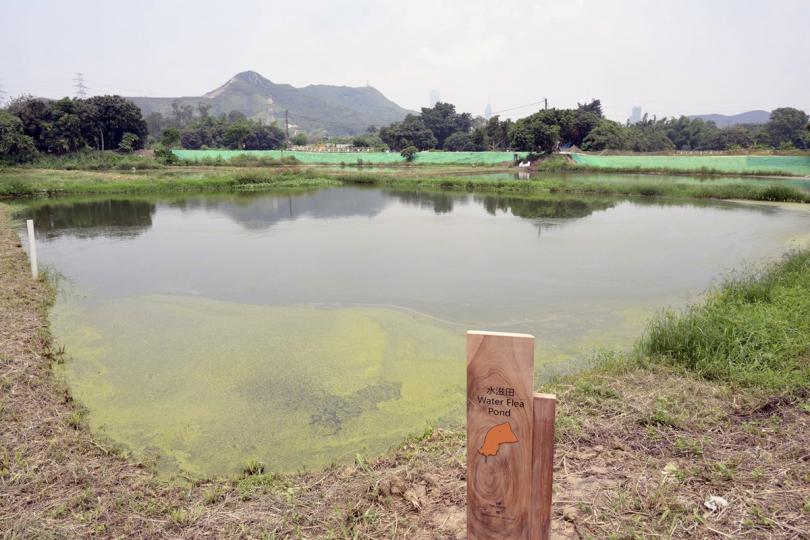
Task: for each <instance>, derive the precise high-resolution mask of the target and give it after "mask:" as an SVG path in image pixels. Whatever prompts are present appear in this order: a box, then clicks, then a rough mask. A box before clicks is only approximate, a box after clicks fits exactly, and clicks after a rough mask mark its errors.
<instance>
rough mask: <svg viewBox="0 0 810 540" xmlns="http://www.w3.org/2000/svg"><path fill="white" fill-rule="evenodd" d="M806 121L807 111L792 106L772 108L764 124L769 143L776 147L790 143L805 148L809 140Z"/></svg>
mask: <svg viewBox="0 0 810 540" xmlns="http://www.w3.org/2000/svg"><path fill="white" fill-rule="evenodd" d="M807 122H808V117H807V113H805V112H804V111H800V110H799V109H794V108H793V107H782V108H779V109H774V110H773V111H771V118H770V120H769V121H768V123H767V124H766V129H767V131H768V134H769V135H770V138H771V145H773V146H775V147H778V146H781V145H783V144H790V145H793V146H795V147H796V148H807V146H808V143H809V142H810V139H808V137H807Z"/></svg>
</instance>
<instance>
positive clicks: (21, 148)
mask: <svg viewBox="0 0 810 540" xmlns="http://www.w3.org/2000/svg"><path fill="white" fill-rule="evenodd" d="M36 154H37V147H36V145H35V144H34V139H32V138H31V137H30V136H29V135H26V134H25V133H24V132H23V125H22V121H21V120H20V119H19V118H17V117H16V116H14V115H13V114H11V113H8V112H6V111H4V110H2V109H0V162H7V163H24V162H26V161H31V160H32V159H34V157H35V156H36Z"/></svg>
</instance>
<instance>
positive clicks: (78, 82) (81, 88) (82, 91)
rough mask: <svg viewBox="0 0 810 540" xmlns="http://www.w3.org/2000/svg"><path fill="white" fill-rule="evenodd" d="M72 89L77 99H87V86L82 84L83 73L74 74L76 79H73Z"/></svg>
mask: <svg viewBox="0 0 810 540" xmlns="http://www.w3.org/2000/svg"><path fill="white" fill-rule="evenodd" d="M73 88H75V89H76V97H77V98H79V99H84V98H86V97H87V86H85V84H84V74H83V73H76V77H74V78H73Z"/></svg>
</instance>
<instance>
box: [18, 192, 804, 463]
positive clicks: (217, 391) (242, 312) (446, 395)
mask: <svg viewBox="0 0 810 540" xmlns="http://www.w3.org/2000/svg"><path fill="white" fill-rule="evenodd" d="M19 217H21V218H23V217H33V219H34V220H35V223H36V227H37V231H38V233H37V234H38V239H39V244H38V249H39V257H40V264H41V265H47V266H48V267H50V268H52V269H54V270H55V271H56V272H58V273H59V274H61V275H62V276H63V279H62V282H61V284H60V293H59V295H58V299H57V302H56V305H55V307H54V309H53V311H52V315H51V321H52V328H53V332H54V334H55V336H56V339H57V341H58V342H59V343H61V344H63V345H64V346H65V347H66V351H67V360H66V361H65V363H64V365H63V366H62V367H61V368H60V370H59V371H60V373H61V374H62V375H63V376H64V377H65V378H66V380H67V382H68V384H69V386H70V388H71V390H72V392H73V394H74V396H75V397H76V399H77V400H78V401H79V402H80V403H82V404H83V405H85V406H86V407H87V408H88V410H89V413H88V416H87V420H88V422H89V424H90V427H91V429H93V430H95V431H96V432H100V433H103V434H106V436H108V437H109V438H110V439H112V440H113V441H116V442H118V443H120V444H122V445H124V446H125V447H126V448H128V449H129V450H130V451H131V452H133V453H134V454H135V455H136V456H137V457H138V458H139V459H142V460H145V461H148V462H154V463H155V464H156V466H157V467H158V469H159V470H160V471H162V472H164V473H166V474H172V473H176V472H177V471H180V470H183V471H186V472H188V473H191V474H194V475H200V476H217V475H228V474H233V473H237V472H239V471H240V470H241V468H242V467H243V466H244V464H245V463H247V462H248V461H250V460H252V459H257V460H260V461H263V462H264V463H266V464H267V467H268V469H269V470H273V471H293V470H297V469H302V468H308V469H310V468H319V467H323V466H327V465H329V464H331V463H340V462H346V461H347V460H351V459H353V458H354V457H355V456H356V455H357V454H363V455H366V456H374V455H378V454H380V453H382V452H384V451H385V450H386V449H388V448H389V447H391V446H392V445H394V444H396V443H398V442H399V441H401V440H402V439H403V438H404V437H405V436H406V435H408V434H411V433H414V432H419V431H421V430H423V429H424V428H425V427H426V426H428V425H441V424H453V423H457V422H460V421H462V420H463V417H464V416H463V415H464V401H465V391H464V378H465V342H464V332H465V331H466V330H468V329H481V330H497V331H516V332H527V333H532V334H534V335H535V336H537V349H536V356H537V373H536V385H537V386H539V385H541V384H542V382H543V381H544V380H546V379H548V378H549V377H551V376H554V375H557V374H561V373H565V372H568V371H571V370H575V369H579V368H581V367H582V366H583V365H584V364H585V363H586V362H587V360H588V359H589V358H591V357H592V355H593V354H594V351H595V350H598V349H603V348H604V349H611V350H616V349H621V348H627V347H630V346H632V344H633V342H634V340H635V339H636V338H637V337H638V336H639V335H640V334H641V332H642V331H643V328H644V324H645V321H646V320H647V319H648V317H649V316H650V315H651V314H652V313H654V312H655V311H656V310H658V309H661V308H665V307H667V306H675V307H679V306H683V305H685V304H686V303H687V302H688V301H690V300H697V299H699V296H700V294H701V292H702V291H704V290H705V289H706V287H708V286H710V285H711V284H712V283H713V282H715V281H716V280H717V279H718V278H719V277H721V275H722V274H723V273H724V272H726V271H728V270H730V269H732V268H737V267H741V266H742V265H744V264H755V263H757V262H759V261H762V260H763V259H767V258H770V257H774V256H777V255H779V254H780V253H782V252H784V251H785V250H786V249H787V242H788V241H789V240H790V239H791V238H793V237H796V236H798V235H802V234H806V232H807V231H808V227H810V215H808V214H806V213H799V212H791V211H788V210H784V209H780V208H773V207H764V206H753V205H751V206H749V205H744V204H736V203H719V202H714V203H707V202H697V203H696V202H680V201H668V202H662V201H650V200H642V199H636V200H617V199H590V198H551V197H545V198H509V197H496V196H486V195H469V194H458V195H456V194H447V193H440V194H431V193H420V192H408V191H390V190H379V189H356V188H338V189H327V190H321V191H315V192H306V193H262V194H249V195H235V194H227V195H195V196H181V197H171V196H164V197H128V198H127V197H124V198H109V197H106V198H82V199H64V200H48V201H35V202H31V203H29V204H27V205H25V206H23V207H21V208H20V209H19ZM20 234H21V235H24V234H25V233H24V231H22V230H21V232H20Z"/></svg>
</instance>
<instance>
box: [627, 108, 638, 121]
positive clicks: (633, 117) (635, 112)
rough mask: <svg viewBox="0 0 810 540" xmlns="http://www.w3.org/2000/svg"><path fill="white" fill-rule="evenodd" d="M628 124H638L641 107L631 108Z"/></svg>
mask: <svg viewBox="0 0 810 540" xmlns="http://www.w3.org/2000/svg"><path fill="white" fill-rule="evenodd" d="M629 122H630V123H631V124H638V123H639V122H641V107H633V111H632V112H631V113H630V118H629Z"/></svg>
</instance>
